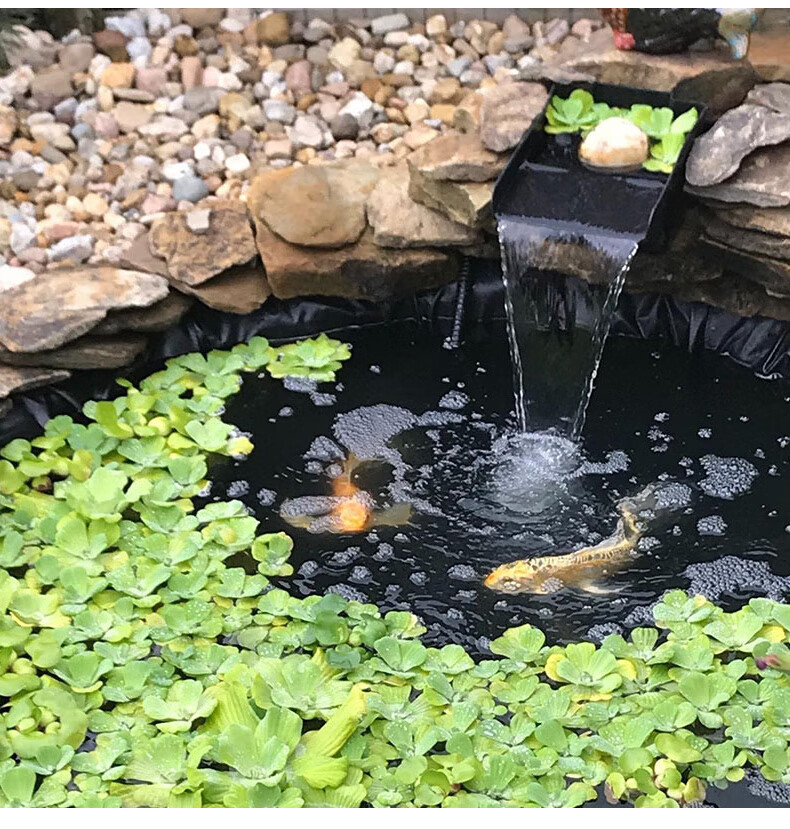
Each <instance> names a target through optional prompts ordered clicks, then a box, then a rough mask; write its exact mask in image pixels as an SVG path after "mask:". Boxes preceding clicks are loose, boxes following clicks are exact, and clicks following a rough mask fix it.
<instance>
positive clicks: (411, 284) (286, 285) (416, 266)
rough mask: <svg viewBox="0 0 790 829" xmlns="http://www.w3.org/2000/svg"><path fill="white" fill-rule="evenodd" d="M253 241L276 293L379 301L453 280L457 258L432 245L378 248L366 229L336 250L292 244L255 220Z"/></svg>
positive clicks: (456, 271) (279, 295) (289, 296)
mask: <svg viewBox="0 0 790 829" xmlns="http://www.w3.org/2000/svg"><path fill="white" fill-rule="evenodd" d="M256 241H257V243H258V248H259V250H260V253H261V258H262V259H263V263H264V265H265V267H266V276H267V278H268V280H269V284H270V285H271V288H272V293H273V294H274V296H276V297H277V298H278V299H292V298H294V297H302V296H313V295H318V296H339V297H345V298H347V299H365V300H369V301H372V302H381V301H383V300H387V299H391V298H393V297H399V296H409V295H411V294H414V293H416V292H417V291H422V290H428V289H430V288H436V287H438V286H440V285H444V284H446V283H447V282H452V281H453V280H455V279H456V278H457V276H458V259H457V257H456V256H455V255H454V254H453V253H452V252H444V251H439V250H434V249H431V248H417V249H406V250H403V249H396V248H382V247H379V245H377V244H375V242H374V241H373V233H372V232H371V231H367V232H366V233H365V234H363V236H362V237H361V238H360V239H359V241H358V242H356V243H355V244H353V245H349V246H348V247H346V248H343V249H341V250H336V249H331V248H323V249H321V248H310V247H304V246H301V245H292V244H290V243H289V242H286V241H284V240H283V239H281V238H280V237H279V236H277V234H275V233H273V232H272V231H271V230H269V228H268V227H267V226H266V225H265V224H264V223H263V222H258V224H257V228H256Z"/></svg>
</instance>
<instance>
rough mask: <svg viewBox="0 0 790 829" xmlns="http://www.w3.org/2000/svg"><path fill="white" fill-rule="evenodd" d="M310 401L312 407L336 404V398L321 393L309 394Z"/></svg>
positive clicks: (332, 395)
mask: <svg viewBox="0 0 790 829" xmlns="http://www.w3.org/2000/svg"><path fill="white" fill-rule="evenodd" d="M310 400H312V402H313V405H314V406H334V405H335V403H337V397H336V396H335V395H334V394H324V393H323V392H318V391H313V392H310Z"/></svg>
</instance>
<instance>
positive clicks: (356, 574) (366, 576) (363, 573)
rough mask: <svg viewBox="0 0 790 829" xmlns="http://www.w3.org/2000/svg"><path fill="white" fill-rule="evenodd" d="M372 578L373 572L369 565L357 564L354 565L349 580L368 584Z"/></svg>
mask: <svg viewBox="0 0 790 829" xmlns="http://www.w3.org/2000/svg"><path fill="white" fill-rule="evenodd" d="M370 579H371V572H370V570H368V568H367V567H362V566H359V565H358V566H356V567H353V568H352V570H351V573H349V576H348V580H349V581H355V582H357V584H367V583H368V582H369V581H370Z"/></svg>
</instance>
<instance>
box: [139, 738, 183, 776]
mask: <svg viewBox="0 0 790 829" xmlns="http://www.w3.org/2000/svg"><path fill="white" fill-rule="evenodd" d="M186 755H187V752H186V744H185V742H184V739H183V737H181V736H179V735H176V734H160V735H159V736H156V737H152V738H147V737H143V738H138V739H136V740H133V742H132V750H131V755H130V757H129V761H128V763H127V766H126V773H125V777H126V778H127V779H129V780H142V781H144V782H147V783H169V784H173V783H178V782H180V781H181V780H183V779H184V778H185V777H186Z"/></svg>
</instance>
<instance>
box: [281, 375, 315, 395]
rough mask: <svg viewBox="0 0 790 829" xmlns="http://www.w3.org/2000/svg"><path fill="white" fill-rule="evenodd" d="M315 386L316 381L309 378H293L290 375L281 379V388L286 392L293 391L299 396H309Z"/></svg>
mask: <svg viewBox="0 0 790 829" xmlns="http://www.w3.org/2000/svg"><path fill="white" fill-rule="evenodd" d="M317 385H318V384H317V383H316V381H315V380H311V379H310V378H309V377H293V376H291V375H290V374H287V375H286V376H285V377H283V386H285V388H286V389H288V391H295V392H298V393H299V394H309V393H310V392H311V391H315V389H316V386H317Z"/></svg>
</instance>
